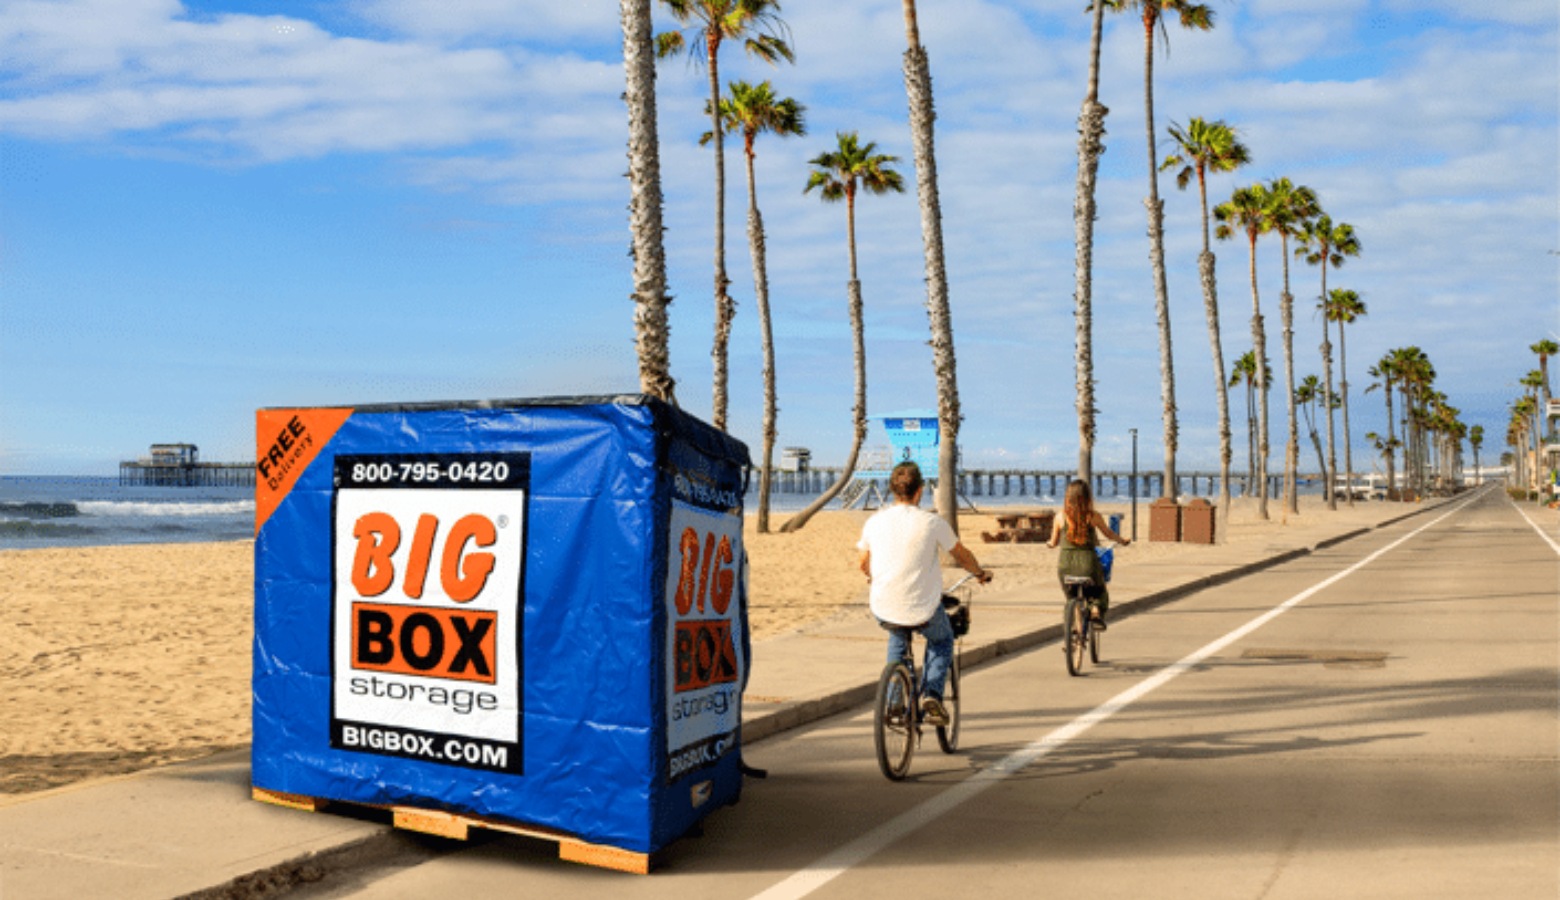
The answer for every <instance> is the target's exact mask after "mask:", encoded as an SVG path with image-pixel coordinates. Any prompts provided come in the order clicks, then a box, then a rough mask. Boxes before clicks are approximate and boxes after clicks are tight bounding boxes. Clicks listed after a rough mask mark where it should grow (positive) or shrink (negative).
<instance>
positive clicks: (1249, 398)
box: [1230, 350, 1272, 497]
mask: <svg viewBox="0 0 1560 900" xmlns="http://www.w3.org/2000/svg"><path fill="white" fill-rule="evenodd" d="M1271 374H1272V373H1271V372H1269V375H1270V376H1271ZM1242 384H1244V385H1245V386H1246V496H1248V497H1249V496H1251V486H1252V485H1254V484H1256V483H1257V399H1256V397H1257V395H1256V387H1257V354H1256V353H1255V352H1254V351H1251V350H1247V351H1246V353H1245V355H1243V356H1241V357H1240V358H1239V359H1237V360H1235V365H1234V366H1232V367H1231V374H1230V387H1239V386H1241V385H1242Z"/></svg>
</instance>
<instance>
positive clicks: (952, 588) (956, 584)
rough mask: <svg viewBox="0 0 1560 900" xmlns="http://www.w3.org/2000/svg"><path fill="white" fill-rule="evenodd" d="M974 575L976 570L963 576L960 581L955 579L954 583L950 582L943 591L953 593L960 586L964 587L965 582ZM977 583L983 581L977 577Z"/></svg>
mask: <svg viewBox="0 0 1560 900" xmlns="http://www.w3.org/2000/svg"><path fill="white" fill-rule="evenodd" d="M974 577H975V573H974V572H970V573H968V574H967V575H965V576H964V577H963V578H960V579H959V580H958V581H955V582H954V583H953V584H950V585H948V586H947V587H945V588H943V593H944V594H951V593H953V592H954V591H956V590H958V589H959V588H961V587H963V586H964V582H966V581H969V580H970V579H971V578H974ZM975 583H976V584H980V583H981V582H980V580H978V579H977V580H976V582H975Z"/></svg>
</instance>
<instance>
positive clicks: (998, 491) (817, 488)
mask: <svg viewBox="0 0 1560 900" xmlns="http://www.w3.org/2000/svg"><path fill="white" fill-rule="evenodd" d="M840 471H841V470H840V469H838V468H827V467H809V468H807V469H804V470H802V471H800V472H785V471H776V472H774V473H773V480H772V482H771V484H770V491H771V493H776V494H821V493H823V491H824V490H826V489H827V488H828V487H829V485H831V484H833V483H834V482H835V480H836V479H837V478H839V477H840ZM1073 477H1074V473H1073V472H1070V471H1068V472H1064V471H1050V470H1020V469H996V470H992V469H967V470H965V471H962V472H960V473H959V475H958V482H959V484H958V490H959V493H960V494H961V495H963V496H964V497H966V498H971V499H973V498H977V497H986V498H1008V497H1014V498H1018V497H1034V498H1042V497H1050V498H1053V499H1054V500H1055V501H1057V502H1060V501H1061V498H1062V494H1064V493H1065V492H1066V490H1067V483H1068V482H1070V481H1072V479H1073ZM1136 477H1137V484H1136V487H1137V491H1136V494H1137V496H1138V497H1139V498H1141V499H1152V498H1155V497H1158V496H1159V495H1160V493H1161V486H1162V485H1163V484H1164V475H1163V474H1162V473H1159V472H1139V473H1138V474H1137V476H1136ZM1301 477H1302V479H1303V480H1304V479H1306V478H1310V477H1311V476H1305V475H1302V476H1301ZM857 480H858V481H863V482H873V481H883V482H884V485H883V486H882V488H881V491H880V492H883V491H886V490H887V488H886V481H887V479H886V478H881V477H877V475H876V473H872V472H861V473H858V474H857ZM1176 480H1177V481H1178V482H1180V484H1179V487H1180V490H1179V491H1178V493H1180V494H1183V495H1191V496H1202V497H1212V496H1213V495H1215V494H1217V493H1218V488H1219V473H1217V472H1182V473H1179V474H1178V475H1177V476H1176ZM1313 480H1314V479H1313ZM1133 486H1134V485H1133V475H1132V473H1131V472H1095V473H1094V496H1095V498H1096V499H1100V498H1107V499H1111V500H1116V499H1120V498H1123V497H1130V496H1132V495H1133ZM1267 486H1268V496H1269V497H1270V498H1275V499H1276V498H1278V497H1279V496H1281V495H1282V493H1283V489H1284V476H1283V474H1282V473H1280V474H1277V475H1269V476H1268V485H1267ZM1230 493H1231V494H1232V495H1234V496H1236V497H1251V496H1255V495H1256V488H1255V486H1254V485H1253V484H1251V479H1250V477H1249V476H1247V475H1245V474H1243V473H1236V472H1231V473H1230Z"/></svg>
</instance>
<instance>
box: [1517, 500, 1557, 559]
mask: <svg viewBox="0 0 1560 900" xmlns="http://www.w3.org/2000/svg"><path fill="white" fill-rule="evenodd" d="M1511 505H1512V506H1516V507H1517V512H1519V513H1521V514H1522V518H1524V519H1527V523H1528V524H1529V525H1532V526H1533V530H1534V531H1536V532H1538V536H1539V537H1541V538H1543V539H1544V540H1545V541H1547V542H1548V543H1549V547H1550V549H1552V550H1554V551H1555V553H1556V554H1557V555H1560V544H1557V543H1555V539H1554V538H1552V537H1550V536H1549V535H1547V534H1545V533H1544V529H1543V528H1542V527H1540V526H1539V524H1538V523H1537V522H1535V521H1533V518H1532V517H1531V516H1529V515H1528V514H1527V510H1525V509H1523V508H1522V507H1520V506H1517V502H1516V501H1515V500H1513V501H1511Z"/></svg>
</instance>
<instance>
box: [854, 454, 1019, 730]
mask: <svg viewBox="0 0 1560 900" xmlns="http://www.w3.org/2000/svg"><path fill="white" fill-rule="evenodd" d="M888 487H889V490H890V491H891V492H892V493H893V495H894V502H893V504H891V505H889V506H886V507H884V508H883V509H881V510H879V511H878V512H877V513H875V514H874V515H873V516H872V518H870V519H868V520H867V523H866V525H865V526H864V527H863V528H862V530H861V540H860V541H859V542H858V543H857V544H856V549H858V550H860V551H861V571H862V572H863V573H865V574H866V576H867V580H868V581H870V582H871V583H872V590H871V593H870V599H871V606H872V614H873V615H874V616H877V619H878V622H879V623H880V624H881V625H882V626H883V627H884V628H885V629H887V630H888V633H889V638H888V661H889V662H897V661H899V660H900V659H902V658H903V657H904V656H906V655H907V649H908V647H907V636H906V632H908V631H916V632H919V633H920V634H921V636H922V637H924V638H925V639H926V666H925V668H924V669H923V670H922V671H923V673H924V675H923V678H924V680H925V683H924V685H923V688H924V691H925V697H924V698H923V707H924V709H925V712H926V721H928V722H930V723H931V724H933V725H942V724H947V721H948V715H947V712H946V711H945V710H944V709H943V705H942V691H943V681H944V680H945V679H946V678H947V675H948V665H949V663H950V661H951V660H952V657H953V640H954V634H953V626H952V625H951V624H950V623H949V622H948V614H947V613H946V612H944V611H943V606H942V575H941V569H940V567H939V564H938V553H939V552H946V553H948V554H949V555H951V556H952V557H953V559H954V561H955V562H957V563H958V564H959V565H960V566H962V567H963V568H964V569H966V570H967V571H969V572H971V573H973V574H974V575H975V577H976V578H977V579H979V580H980V582H981V583H982V584H985V583H986V582H988V581H990V580H991V573H990V572H987V571H986V570H985V569H983V568H981V565H980V563H979V562H977V561H976V559H975V554H973V553H971V552H970V551H969V550H968V549H967V548H966V547H965V546H964V544H962V543H960V542H959V538H958V536H957V535H955V534H954V533H953V528H952V527H951V526H949V524H948V523H947V522H946V521H944V520H943V519H942V518H941V517H939V516H937V515H935V514H933V513H929V512H927V511H925V510H923V509H921V508H920V505H921V493H922V491H923V490H924V488H925V485H924V482H923V481H922V479H921V469H920V467H919V466H917V465H916V464H915V463H913V462H903V463H900V464H899V465H897V466H895V467H894V471H893V472H892V473H891V474H890V475H889V479H888Z"/></svg>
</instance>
